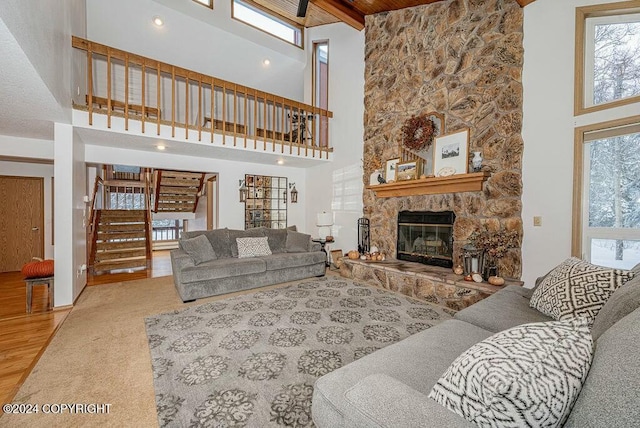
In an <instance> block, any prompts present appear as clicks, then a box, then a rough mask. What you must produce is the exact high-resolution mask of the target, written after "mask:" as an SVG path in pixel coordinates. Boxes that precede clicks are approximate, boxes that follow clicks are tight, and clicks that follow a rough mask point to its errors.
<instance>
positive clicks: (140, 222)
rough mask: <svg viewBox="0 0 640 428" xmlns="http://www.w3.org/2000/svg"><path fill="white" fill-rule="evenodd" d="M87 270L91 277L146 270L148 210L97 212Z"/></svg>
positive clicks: (149, 241) (148, 255)
mask: <svg viewBox="0 0 640 428" xmlns="http://www.w3.org/2000/svg"><path fill="white" fill-rule="evenodd" d="M94 215H95V229H94V234H93V244H92V246H91V248H92V252H91V257H90V266H91V268H92V271H93V273H94V274H96V273H97V272H104V271H111V270H115V269H134V268H141V267H146V268H148V267H149V263H150V261H151V237H150V236H149V235H150V231H149V225H150V223H151V219H150V218H149V214H148V212H147V210H96V211H95V214H94Z"/></svg>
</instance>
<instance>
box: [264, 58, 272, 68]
mask: <svg viewBox="0 0 640 428" xmlns="http://www.w3.org/2000/svg"><path fill="white" fill-rule="evenodd" d="M269 64H271V61H270V60H269V59H264V60H262V65H264V66H265V67H266V66H268V65H269Z"/></svg>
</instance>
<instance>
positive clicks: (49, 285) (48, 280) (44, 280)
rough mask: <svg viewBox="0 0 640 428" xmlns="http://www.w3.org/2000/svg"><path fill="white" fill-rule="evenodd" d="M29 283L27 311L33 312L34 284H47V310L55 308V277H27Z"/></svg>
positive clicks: (26, 281)
mask: <svg viewBox="0 0 640 428" xmlns="http://www.w3.org/2000/svg"><path fill="white" fill-rule="evenodd" d="M24 282H25V283H26V284H27V313H28V314H30V313H31V299H32V298H33V286H34V285H46V286H47V289H48V295H47V310H48V311H50V310H52V309H53V293H54V284H53V277H52V276H48V277H46V278H27V279H25V280H24Z"/></svg>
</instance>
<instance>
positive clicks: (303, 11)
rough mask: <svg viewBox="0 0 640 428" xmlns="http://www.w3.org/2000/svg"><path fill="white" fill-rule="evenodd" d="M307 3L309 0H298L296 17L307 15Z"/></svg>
mask: <svg viewBox="0 0 640 428" xmlns="http://www.w3.org/2000/svg"><path fill="white" fill-rule="evenodd" d="M308 4H309V0H300V1H299V3H298V13H297V14H296V16H297V17H298V18H304V17H305V16H307V5H308Z"/></svg>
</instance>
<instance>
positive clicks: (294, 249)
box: [285, 230, 311, 253]
mask: <svg viewBox="0 0 640 428" xmlns="http://www.w3.org/2000/svg"><path fill="white" fill-rule="evenodd" d="M310 242H311V235H307V234H306V233H300V232H294V231H292V230H287V242H286V244H285V247H286V249H287V253H300V252H303V251H309V243H310Z"/></svg>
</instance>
